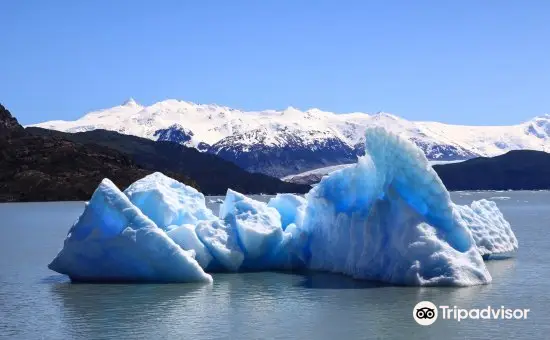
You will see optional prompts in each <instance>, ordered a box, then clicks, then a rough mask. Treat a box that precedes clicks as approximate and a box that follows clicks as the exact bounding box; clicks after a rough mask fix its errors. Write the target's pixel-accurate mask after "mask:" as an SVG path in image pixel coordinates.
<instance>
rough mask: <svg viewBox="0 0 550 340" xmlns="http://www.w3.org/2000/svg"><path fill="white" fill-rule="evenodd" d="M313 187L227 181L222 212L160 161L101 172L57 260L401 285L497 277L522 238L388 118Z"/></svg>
mask: <svg viewBox="0 0 550 340" xmlns="http://www.w3.org/2000/svg"><path fill="white" fill-rule="evenodd" d="M365 137H366V138H365V155H364V156H360V157H358V161H357V163H356V164H354V165H352V166H349V167H346V168H343V169H340V170H337V171H335V172H332V173H331V174H330V175H328V176H325V177H324V178H323V179H322V180H321V182H320V183H319V185H317V186H315V187H314V188H313V189H311V191H310V192H309V193H307V194H306V195H305V197H301V196H298V195H293V194H278V195H277V196H275V197H273V198H271V199H270V200H269V201H268V202H267V203H263V202H259V201H256V200H254V199H252V198H250V197H247V196H245V195H243V194H240V193H238V192H235V191H233V190H231V189H229V190H228V191H227V194H226V197H225V200H224V201H223V203H222V204H221V206H220V211H219V213H218V215H215V214H214V213H213V212H212V211H211V210H210V209H209V208H208V207H207V206H206V204H205V198H204V196H203V195H202V194H201V193H200V192H199V191H197V190H196V189H194V188H191V187H189V186H186V185H184V184H182V183H179V182H178V181H176V180H174V179H172V178H169V177H167V176H165V175H163V174H162V173H158V172H157V173H153V174H151V175H149V176H146V177H144V178H142V179H140V180H138V181H137V182H135V183H133V184H132V185H130V186H129V187H128V188H127V189H126V190H125V191H124V192H121V191H120V190H119V189H118V188H117V187H116V186H115V185H114V184H113V183H112V182H111V181H109V180H108V179H105V180H103V181H102V182H101V184H100V185H99V186H98V188H97V189H96V191H95V192H94V194H93V196H92V198H91V199H90V201H89V202H88V203H87V204H86V207H85V209H84V212H83V213H82V215H81V216H80V217H79V218H78V220H77V221H76V222H75V223H74V225H73V226H72V227H71V229H70V230H69V233H68V235H67V237H66V239H65V241H64V245H63V248H62V249H61V251H60V252H59V254H58V255H57V256H56V257H55V258H54V260H53V261H52V262H51V263H50V264H49V268H50V269H51V270H54V271H56V272H58V273H61V274H66V275H68V276H69V277H70V278H71V279H72V280H75V281H140V282H141V281H145V282H195V281H203V282H212V277H211V275H210V274H209V273H212V272H220V271H225V272H239V271H257V270H319V271H329V272H335V273H342V274H344V275H348V276H351V277H353V278H356V279H363V280H376V281H382V282H386V283H391V284H396V285H411V286H434V285H452V286H469V285H478V284H487V283H490V282H491V280H492V278H491V275H490V273H489V272H488V270H487V267H486V266H485V263H484V259H489V258H492V257H502V256H509V255H510V254H512V253H513V252H514V251H516V250H517V249H518V242H517V239H516V236H515V235H514V233H513V231H512V229H511V226H510V224H509V223H508V222H507V221H506V220H505V219H504V216H503V215H502V213H501V212H500V210H499V209H498V207H497V206H496V204H495V203H494V202H491V201H486V200H481V201H475V202H473V203H472V204H471V205H470V206H459V205H456V204H454V203H453V202H452V201H451V199H450V195H449V192H448V191H447V190H446V188H445V186H444V185H443V183H442V182H441V180H440V179H439V177H438V176H437V174H436V173H435V171H434V170H433V169H432V168H431V166H430V164H429V162H428V160H427V159H426V157H425V156H424V154H423V152H422V151H421V150H420V149H419V148H418V147H416V146H415V145H414V144H413V143H411V142H409V141H408V140H406V139H403V138H400V137H399V136H397V135H395V134H393V133H391V132H389V131H387V130H386V129H384V128H380V127H376V128H369V129H367V131H366V133H365Z"/></svg>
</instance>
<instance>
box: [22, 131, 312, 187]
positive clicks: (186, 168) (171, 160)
mask: <svg viewBox="0 0 550 340" xmlns="http://www.w3.org/2000/svg"><path fill="white" fill-rule="evenodd" d="M26 131H27V132H29V133H31V134H33V135H36V136H56V137H60V138H64V139H67V140H71V141H73V142H77V143H82V144H86V145H91V144H97V145H101V146H105V147H108V148H111V149H114V150H117V151H119V152H122V153H124V154H126V155H129V156H130V157H131V158H132V159H133V160H134V161H135V162H136V163H137V164H138V165H140V166H142V167H143V168H145V169H150V170H155V171H162V172H166V171H169V172H176V173H181V174H183V175H185V176H188V177H189V178H192V179H193V180H194V181H195V182H196V183H197V184H198V186H199V188H200V190H201V191H202V192H203V193H204V194H225V192H226V191H227V189H228V188H231V189H234V190H236V191H239V192H242V193H246V194H250V193H266V194H274V193H278V192H297V193H304V192H307V191H308V190H309V188H310V187H309V186H308V185H300V184H293V183H288V182H284V181H281V180H279V179H277V178H273V177H270V176H267V175H264V174H251V173H248V172H246V171H245V170H243V169H241V168H240V167H238V166H237V165H235V164H233V163H231V162H229V161H226V160H223V159H221V158H220V157H218V156H215V155H212V154H206V153H201V152H199V151H197V150H196V149H193V148H188V147H185V146H182V145H179V144H176V143H172V142H155V141H152V140H149V139H145V138H140V137H135V136H130V135H124V134H120V133H117V132H113V131H107V130H92V131H87V132H79V133H74V134H73V133H66V132H59V131H54V130H46V129H41V128H35V127H30V128H27V129H26Z"/></svg>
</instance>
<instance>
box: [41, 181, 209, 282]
mask: <svg viewBox="0 0 550 340" xmlns="http://www.w3.org/2000/svg"><path fill="white" fill-rule="evenodd" d="M194 254H195V253H194V251H185V250H183V249H181V248H180V247H179V246H178V245H177V244H175V243H174V241H172V239H170V238H169V237H168V236H167V235H166V233H165V232H164V231H162V230H161V229H159V228H158V227H157V226H156V225H155V223H154V222H153V221H151V220H150V219H149V218H148V217H147V216H145V215H143V214H142V213H141V211H140V210H139V209H138V208H136V207H135V206H134V205H132V203H131V202H130V201H129V199H128V197H126V196H125V195H124V194H123V193H122V192H120V190H118V188H117V187H116V186H115V185H114V184H113V183H112V182H111V181H109V180H108V179H104V180H103V181H102V182H101V184H100V185H99V187H98V188H97V189H96V191H95V192H94V194H93V196H92V198H91V200H90V202H89V203H88V204H87V205H86V208H85V210H84V213H83V214H82V215H81V216H80V218H79V219H78V220H77V221H76V222H75V224H74V225H73V226H72V228H71V229H70V230H69V234H68V235H67V238H66V239H65V243H64V246H63V249H62V250H61V251H60V252H59V254H58V255H57V256H56V257H55V258H54V260H53V261H52V262H51V263H50V265H49V266H48V267H49V268H50V269H52V270H54V271H56V272H58V273H61V274H66V275H68V276H69V277H70V278H71V279H72V280H85V281H158V282H191V281H207V282H210V281H212V277H211V276H210V275H208V274H206V273H205V272H204V271H203V270H202V268H201V267H200V265H199V264H198V263H197V261H196V260H195V259H194Z"/></svg>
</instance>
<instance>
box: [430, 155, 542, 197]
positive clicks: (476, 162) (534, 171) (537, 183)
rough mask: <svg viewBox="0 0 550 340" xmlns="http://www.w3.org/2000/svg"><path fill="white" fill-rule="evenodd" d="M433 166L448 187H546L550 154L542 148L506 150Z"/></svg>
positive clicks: (529, 188)
mask: <svg viewBox="0 0 550 340" xmlns="http://www.w3.org/2000/svg"><path fill="white" fill-rule="evenodd" d="M433 168H434V170H435V171H436V172H437V174H438V175H439V177H440V178H441V180H442V181H443V183H444V184H445V186H446V187H447V189H448V190H541V189H550V154H549V153H546V152H542V151H532V150H517V151H510V152H508V153H506V154H504V155H500V156H496V157H491V158H486V157H479V158H474V159H470V160H467V161H464V162H460V163H453V164H444V165H435V166H434V167H433Z"/></svg>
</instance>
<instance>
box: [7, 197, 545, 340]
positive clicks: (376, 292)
mask: <svg viewBox="0 0 550 340" xmlns="http://www.w3.org/2000/svg"><path fill="white" fill-rule="evenodd" d="M452 196H453V200H454V201H455V202H457V203H460V204H467V203H469V202H471V201H472V200H477V199H480V198H487V199H490V198H492V199H494V200H495V201H496V202H497V204H498V206H499V208H500V209H501V210H502V212H503V213H504V215H505V217H506V219H508V220H509V221H510V223H511V224H512V227H513V229H514V231H515V233H516V236H517V237H518V240H519V244H520V250H519V252H518V254H517V256H516V257H515V258H513V259H507V260H502V261H490V262H487V265H488V268H489V271H490V272H491V274H492V276H493V283H492V284H490V285H486V286H477V287H467V288H449V287H447V288H416V287H392V286H387V285H382V284H376V283H369V282H361V281H355V280H352V279H348V278H346V277H343V276H340V275H331V274H323V273H317V274H308V275H306V274H301V275H299V274H288V273H248V274H215V275H214V283H213V284H212V285H204V284H71V283H70V282H69V281H68V279H67V278H66V277H64V276H62V275H58V274H57V273H54V272H52V271H50V270H48V269H47V267H46V266H47V264H48V263H49V261H50V260H51V259H53V257H54V256H55V255H56V253H57V252H58V250H59V249H60V248H61V246H62V241H63V239H64V237H65V235H66V233H67V231H68V228H69V226H70V225H71V224H72V222H73V221H74V220H75V218H76V217H77V216H78V215H79V214H80V213H81V212H82V209H83V203H82V202H61V203H15V204H0V235H1V236H0V337H2V338H10V339H41V338H42V339H76V338H78V339H84V338H93V339H104V338H115V337H116V338H120V339H126V338H131V339H139V338H143V339H161V338H177V339H227V338H231V339H289V338H296V339H373V338H403V339H432V338H433V339H438V338H447V339H451V338H457V339H460V338H467V339H475V338H480V339H481V338H489V337H491V338H503V339H513V338H548V337H549V336H550V296H549V292H550V238H549V237H548V233H549V229H550V192H481V193H479V192H476V193H474V192H460V193H453V194H452ZM259 198H261V199H264V200H265V199H267V198H268V197H265V196H263V197H259ZM210 199H212V200H213V201H214V200H215V199H216V198H215V197H214V198H208V199H207V201H208V202H209V200H210ZM209 204H210V205H211V206H213V207H214V208H216V206H217V205H216V204H214V203H209ZM422 300H429V301H432V302H434V303H435V304H436V305H438V304H439V305H444V304H445V305H451V306H453V305H456V306H458V307H460V308H485V307H487V306H488V305H490V306H493V307H500V306H502V305H503V306H505V307H507V308H529V309H531V312H530V313H529V316H528V319H526V320H466V321H461V322H460V323H459V322H457V321H451V320H441V318H440V319H439V320H437V321H436V322H435V323H434V324H433V325H431V326H427V327H423V326H419V325H417V324H416V323H415V322H414V320H413V318H412V309H413V307H414V305H415V304H416V303H417V302H419V301H422Z"/></svg>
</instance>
